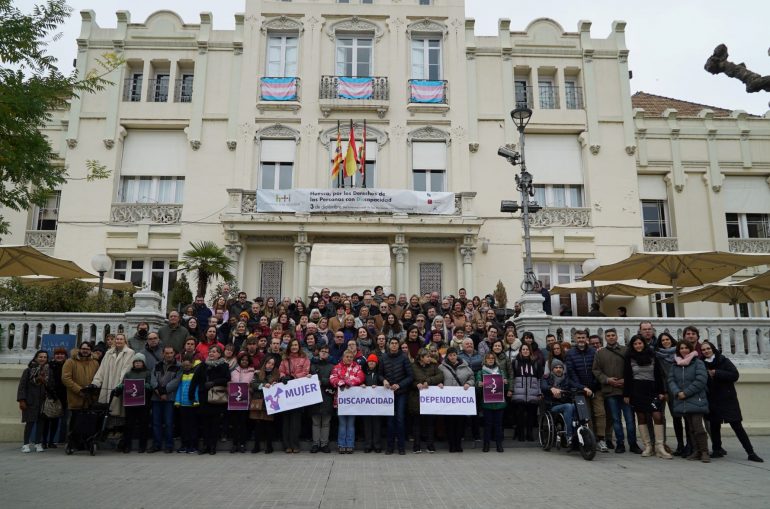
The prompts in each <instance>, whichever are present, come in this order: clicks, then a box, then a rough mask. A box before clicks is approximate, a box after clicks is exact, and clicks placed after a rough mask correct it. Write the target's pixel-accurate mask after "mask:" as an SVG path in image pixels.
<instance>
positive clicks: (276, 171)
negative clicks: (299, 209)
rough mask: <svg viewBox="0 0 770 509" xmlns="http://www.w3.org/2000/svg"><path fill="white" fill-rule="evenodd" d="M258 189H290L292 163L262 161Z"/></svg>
mask: <svg viewBox="0 0 770 509" xmlns="http://www.w3.org/2000/svg"><path fill="white" fill-rule="evenodd" d="M261 170H262V177H261V178H260V181H259V188H260V189H273V190H276V191H277V190H279V189H291V183H292V172H293V171H294V163H266V162H263V163H262V168H261Z"/></svg>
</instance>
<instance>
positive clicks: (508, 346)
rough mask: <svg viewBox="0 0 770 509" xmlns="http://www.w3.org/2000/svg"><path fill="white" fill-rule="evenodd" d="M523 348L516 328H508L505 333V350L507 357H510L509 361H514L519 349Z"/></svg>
mask: <svg viewBox="0 0 770 509" xmlns="http://www.w3.org/2000/svg"><path fill="white" fill-rule="evenodd" d="M520 348H521V341H519V338H518V336H516V328H515V327H514V328H512V329H508V328H506V330H505V334H503V351H504V352H505V357H506V358H507V359H508V363H509V364H510V363H511V362H513V359H515V358H516V356H517V355H519V349H520Z"/></svg>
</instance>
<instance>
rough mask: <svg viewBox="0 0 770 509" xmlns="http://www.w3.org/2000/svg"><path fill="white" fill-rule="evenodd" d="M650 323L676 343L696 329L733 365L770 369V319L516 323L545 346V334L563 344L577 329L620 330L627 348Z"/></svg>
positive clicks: (535, 318) (535, 319) (541, 318)
mask: <svg viewBox="0 0 770 509" xmlns="http://www.w3.org/2000/svg"><path fill="white" fill-rule="evenodd" d="M642 321H650V322H652V324H653V326H654V327H655V333H656V334H660V333H661V332H664V331H665V332H669V333H670V334H671V335H672V336H674V337H675V338H676V339H681V338H682V331H683V329H684V328H685V327H686V326H688V325H694V326H695V327H697V328H698V330H699V331H700V337H701V339H708V340H709V341H711V342H712V343H714V344H715V345H716V346H717V348H719V349H720V350H721V351H722V353H724V354H725V355H726V356H727V357H729V358H730V359H731V360H732V361H733V362H734V363H736V364H739V365H741V366H744V367H753V368H770V319H767V318H713V317H685V318H645V317H632V318H617V317H588V316H575V317H573V316H548V315H545V314H536V315H527V316H522V315H520V316H519V318H517V319H516V327H517V328H518V330H519V334H521V332H523V331H525V330H531V331H532V332H534V333H535V338H537V341H538V343H544V342H545V335H546V334H554V335H556V337H557V338H559V340H560V341H569V342H572V341H573V337H574V333H575V331H576V330H578V329H588V331H589V332H590V333H591V334H598V335H600V336H602V337H603V336H604V331H605V330H606V329H609V328H614V329H615V330H617V333H618V337H619V342H620V343H621V344H626V343H627V342H628V341H629V340H630V339H631V337H632V336H633V335H634V334H636V333H637V331H638V329H639V323H640V322H642Z"/></svg>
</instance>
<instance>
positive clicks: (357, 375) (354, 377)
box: [329, 362, 366, 408]
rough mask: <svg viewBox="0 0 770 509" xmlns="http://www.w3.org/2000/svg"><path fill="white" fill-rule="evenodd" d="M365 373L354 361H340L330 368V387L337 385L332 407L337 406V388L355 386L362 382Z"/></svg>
mask: <svg viewBox="0 0 770 509" xmlns="http://www.w3.org/2000/svg"><path fill="white" fill-rule="evenodd" d="M365 377H366V375H365V374H364V371H363V370H362V369H361V366H359V365H358V364H357V363H356V362H351V363H350V364H347V365H345V364H343V363H342V362H340V363H339V364H337V365H336V366H334V368H333V369H332V374H331V376H330V377H329V383H330V384H331V386H332V387H337V388H338V389H337V392H335V393H334V408H337V393H338V392H339V389H345V388H347V387H355V386H356V385H361V384H362V383H364V379H365Z"/></svg>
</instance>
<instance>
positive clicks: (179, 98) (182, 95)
mask: <svg viewBox="0 0 770 509" xmlns="http://www.w3.org/2000/svg"><path fill="white" fill-rule="evenodd" d="M194 79H195V75H193V74H182V77H181V78H180V79H178V80H176V87H177V88H176V91H175V94H174V100H175V101H176V102H180V103H189V102H192V93H193V80H194Z"/></svg>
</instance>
